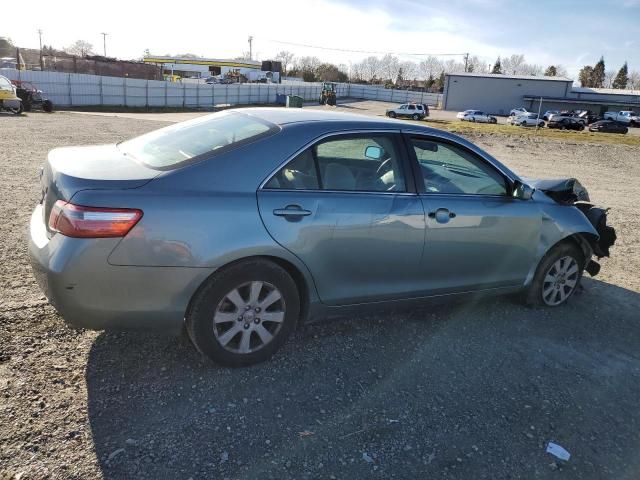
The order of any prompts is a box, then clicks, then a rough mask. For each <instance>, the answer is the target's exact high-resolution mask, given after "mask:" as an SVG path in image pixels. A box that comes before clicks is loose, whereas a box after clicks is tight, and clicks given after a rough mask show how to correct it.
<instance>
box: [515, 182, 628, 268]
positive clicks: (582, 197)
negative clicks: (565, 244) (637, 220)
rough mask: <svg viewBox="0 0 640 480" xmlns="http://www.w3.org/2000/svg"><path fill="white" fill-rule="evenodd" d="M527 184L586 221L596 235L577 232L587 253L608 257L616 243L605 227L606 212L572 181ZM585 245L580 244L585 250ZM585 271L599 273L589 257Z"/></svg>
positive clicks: (610, 229)
mask: <svg viewBox="0 0 640 480" xmlns="http://www.w3.org/2000/svg"><path fill="white" fill-rule="evenodd" d="M526 182H527V183H528V184H529V185H530V186H531V187H533V188H535V189H536V190H539V191H541V192H543V193H544V194H545V195H546V196H547V197H549V198H551V199H552V200H553V201H554V202H555V203H556V204H559V205H563V206H568V207H575V208H576V209H577V210H579V211H580V212H581V213H582V214H583V215H584V217H585V218H586V219H587V220H588V221H589V223H590V224H591V226H593V229H594V230H595V232H596V233H597V235H594V234H589V233H586V232H585V233H584V234H580V233H578V238H579V239H580V240H581V241H582V242H585V243H587V244H588V246H589V250H590V251H591V252H592V254H593V255H595V256H596V257H598V259H600V258H602V257H608V256H609V250H610V248H611V247H612V246H613V244H614V243H615V241H616V231H615V229H614V228H613V227H611V226H609V225H608V224H607V212H608V210H609V209H606V208H602V207H598V206H595V205H594V204H592V203H591V201H590V198H589V192H588V191H587V189H586V188H585V187H584V186H583V185H582V184H581V183H580V182H579V181H578V180H576V179H575V178H563V179H554V180H533V179H527V180H526ZM586 246H587V245H581V247H582V248H583V250H586V248H585V247H586ZM586 258H587V259H588V261H587V264H586V265H585V270H586V271H587V272H588V273H589V274H590V275H591V276H595V275H597V274H598V272H599V271H600V265H599V264H598V262H596V261H594V260H591V254H589V255H588V256H587V257H586Z"/></svg>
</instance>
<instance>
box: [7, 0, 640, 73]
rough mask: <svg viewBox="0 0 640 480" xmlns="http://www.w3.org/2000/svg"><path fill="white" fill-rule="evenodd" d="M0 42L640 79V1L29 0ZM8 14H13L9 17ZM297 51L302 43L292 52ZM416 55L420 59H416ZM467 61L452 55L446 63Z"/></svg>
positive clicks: (133, 54) (12, 8) (13, 5)
mask: <svg viewBox="0 0 640 480" xmlns="http://www.w3.org/2000/svg"><path fill="white" fill-rule="evenodd" d="M7 3H8V5H5V6H3V16H4V17H6V18H20V19H21V20H20V21H19V22H3V25H2V26H1V27H0V36H6V37H9V38H11V39H12V40H13V42H14V43H15V44H17V45H19V46H23V47H30V48H37V47H38V33H37V30H38V29H41V30H42V37H43V38H42V39H43V43H44V44H46V45H53V46H54V47H56V48H62V47H65V46H68V45H70V44H72V43H73V42H74V41H76V40H79V39H81V40H86V41H88V42H90V43H92V44H93V45H94V50H95V51H96V53H99V54H102V53H103V37H102V35H101V32H106V33H107V34H108V35H107V37H106V44H107V45H106V47H107V55H109V56H115V57H118V58H122V59H135V58H140V57H142V56H143V54H144V51H145V50H146V49H148V50H149V51H150V52H151V53H152V54H155V55H164V54H179V53H194V54H198V55H201V56H204V57H212V58H232V57H235V56H238V55H241V54H242V53H243V52H245V51H248V50H249V45H248V36H249V35H251V36H253V38H254V40H253V55H254V59H259V60H262V59H268V58H272V57H274V56H275V55H276V54H277V53H278V52H279V51H281V50H288V51H290V52H292V53H294V54H295V55H298V56H303V55H314V56H317V57H319V58H320V59H321V60H325V61H330V62H333V63H336V64H340V63H343V64H346V65H348V64H349V62H353V63H356V62H358V61H360V60H361V59H362V58H364V57H365V56H368V55H369V54H368V53H357V52H344V51H336V50H325V49H318V48H310V47H302V46H300V45H312V46H320V47H328V48H335V49H347V50H361V51H375V52H381V53H384V52H389V53H395V54H400V55H399V56H400V57H401V59H402V60H414V61H420V59H421V58H424V56H422V55H418V54H445V53H453V54H461V53H466V52H468V53H469V54H470V55H471V56H477V57H479V58H480V59H481V60H482V61H485V62H486V63H493V62H494V61H495V60H496V58H497V57H498V56H503V57H504V56H509V55H511V54H524V55H525V57H526V60H527V62H528V63H536V64H540V65H542V66H544V67H546V66H548V65H551V64H560V65H563V66H564V67H565V68H566V69H567V71H568V73H569V76H570V77H572V78H576V77H577V73H578V71H579V69H580V68H581V67H582V66H583V65H586V64H591V65H593V64H595V62H597V61H598V59H599V58H600V56H604V58H605V62H606V66H607V70H614V71H617V70H618V69H619V68H620V66H622V64H623V63H624V62H625V61H627V62H628V63H629V69H630V70H640V35H639V34H638V33H639V27H640V0H579V1H574V0H533V1H532V0H441V1H437V2H436V1H431V0H395V1H391V0H240V1H230V0H208V1H206V2H198V1H193V0H192V1H190V2H176V1H175V0H172V1H162V0H158V1H156V2H155V3H154V4H151V3H150V2H136V1H135V0H128V1H124V0H111V1H110V2H100V3H98V2H95V1H93V0H84V1H79V0H31V1H30V2H29V10H30V11H31V12H35V13H34V14H29V15H26V16H25V15H24V5H23V4H21V3H20V2H15V1H12V2H7ZM7 7H8V8H7ZM284 42H290V43H294V44H297V45H291V44H288V43H284ZM407 54H411V55H407ZM449 58H454V59H456V60H460V61H461V60H462V57H461V56H443V57H441V59H443V60H447V59H449Z"/></svg>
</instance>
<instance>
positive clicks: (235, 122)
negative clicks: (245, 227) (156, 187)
mask: <svg viewBox="0 0 640 480" xmlns="http://www.w3.org/2000/svg"><path fill="white" fill-rule="evenodd" d="M277 131H278V127H277V126H276V125H273V124H270V123H268V122H265V121H263V120H261V119H258V118H255V117H251V116H249V115H245V114H241V113H236V112H220V113H214V114H212V115H207V116H205V117H200V118H196V119H194V120H189V121H187V122H181V123H177V124H175V125H171V126H169V127H165V128H161V129H160V130H155V131H153V132H150V133H147V134H145V135H142V136H140V137H137V138H134V139H132V140H127V141H125V142H121V143H119V144H118V148H120V150H122V151H123V152H124V153H125V154H126V155H130V156H131V157H133V158H134V159H136V160H138V161H140V162H142V163H144V164H145V165H148V166H149V167H151V168H157V169H161V170H166V169H171V168H176V167H178V166H179V165H181V164H183V163H185V162H188V161H189V160H191V159H193V158H195V157H199V156H201V155H205V154H217V153H222V152H225V151H228V150H230V149H232V148H235V147H238V146H240V145H243V144H245V143H248V142H251V141H254V140H257V139H258V138H261V137H263V136H267V135H270V134H272V133H275V132H277Z"/></svg>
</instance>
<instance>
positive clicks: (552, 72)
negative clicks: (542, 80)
mask: <svg viewBox="0 0 640 480" xmlns="http://www.w3.org/2000/svg"><path fill="white" fill-rule="evenodd" d="M557 75H558V69H557V68H556V66H555V65H549V66H548V67H547V69H546V70H545V71H544V76H545V77H555V76H557Z"/></svg>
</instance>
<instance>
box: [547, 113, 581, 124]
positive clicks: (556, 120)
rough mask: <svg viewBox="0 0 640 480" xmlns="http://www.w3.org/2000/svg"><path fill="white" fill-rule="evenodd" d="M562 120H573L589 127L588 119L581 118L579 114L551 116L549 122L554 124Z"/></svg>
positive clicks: (556, 114)
mask: <svg viewBox="0 0 640 480" xmlns="http://www.w3.org/2000/svg"><path fill="white" fill-rule="evenodd" d="M562 118H573V119H575V120H576V121H577V122H579V123H581V124H582V125H584V126H586V125H587V118H585V117H581V116H580V115H579V114H577V113H574V112H567V111H564V112H560V113H555V114H551V115H549V121H553V122H558V121H559V120H560V119H562Z"/></svg>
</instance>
